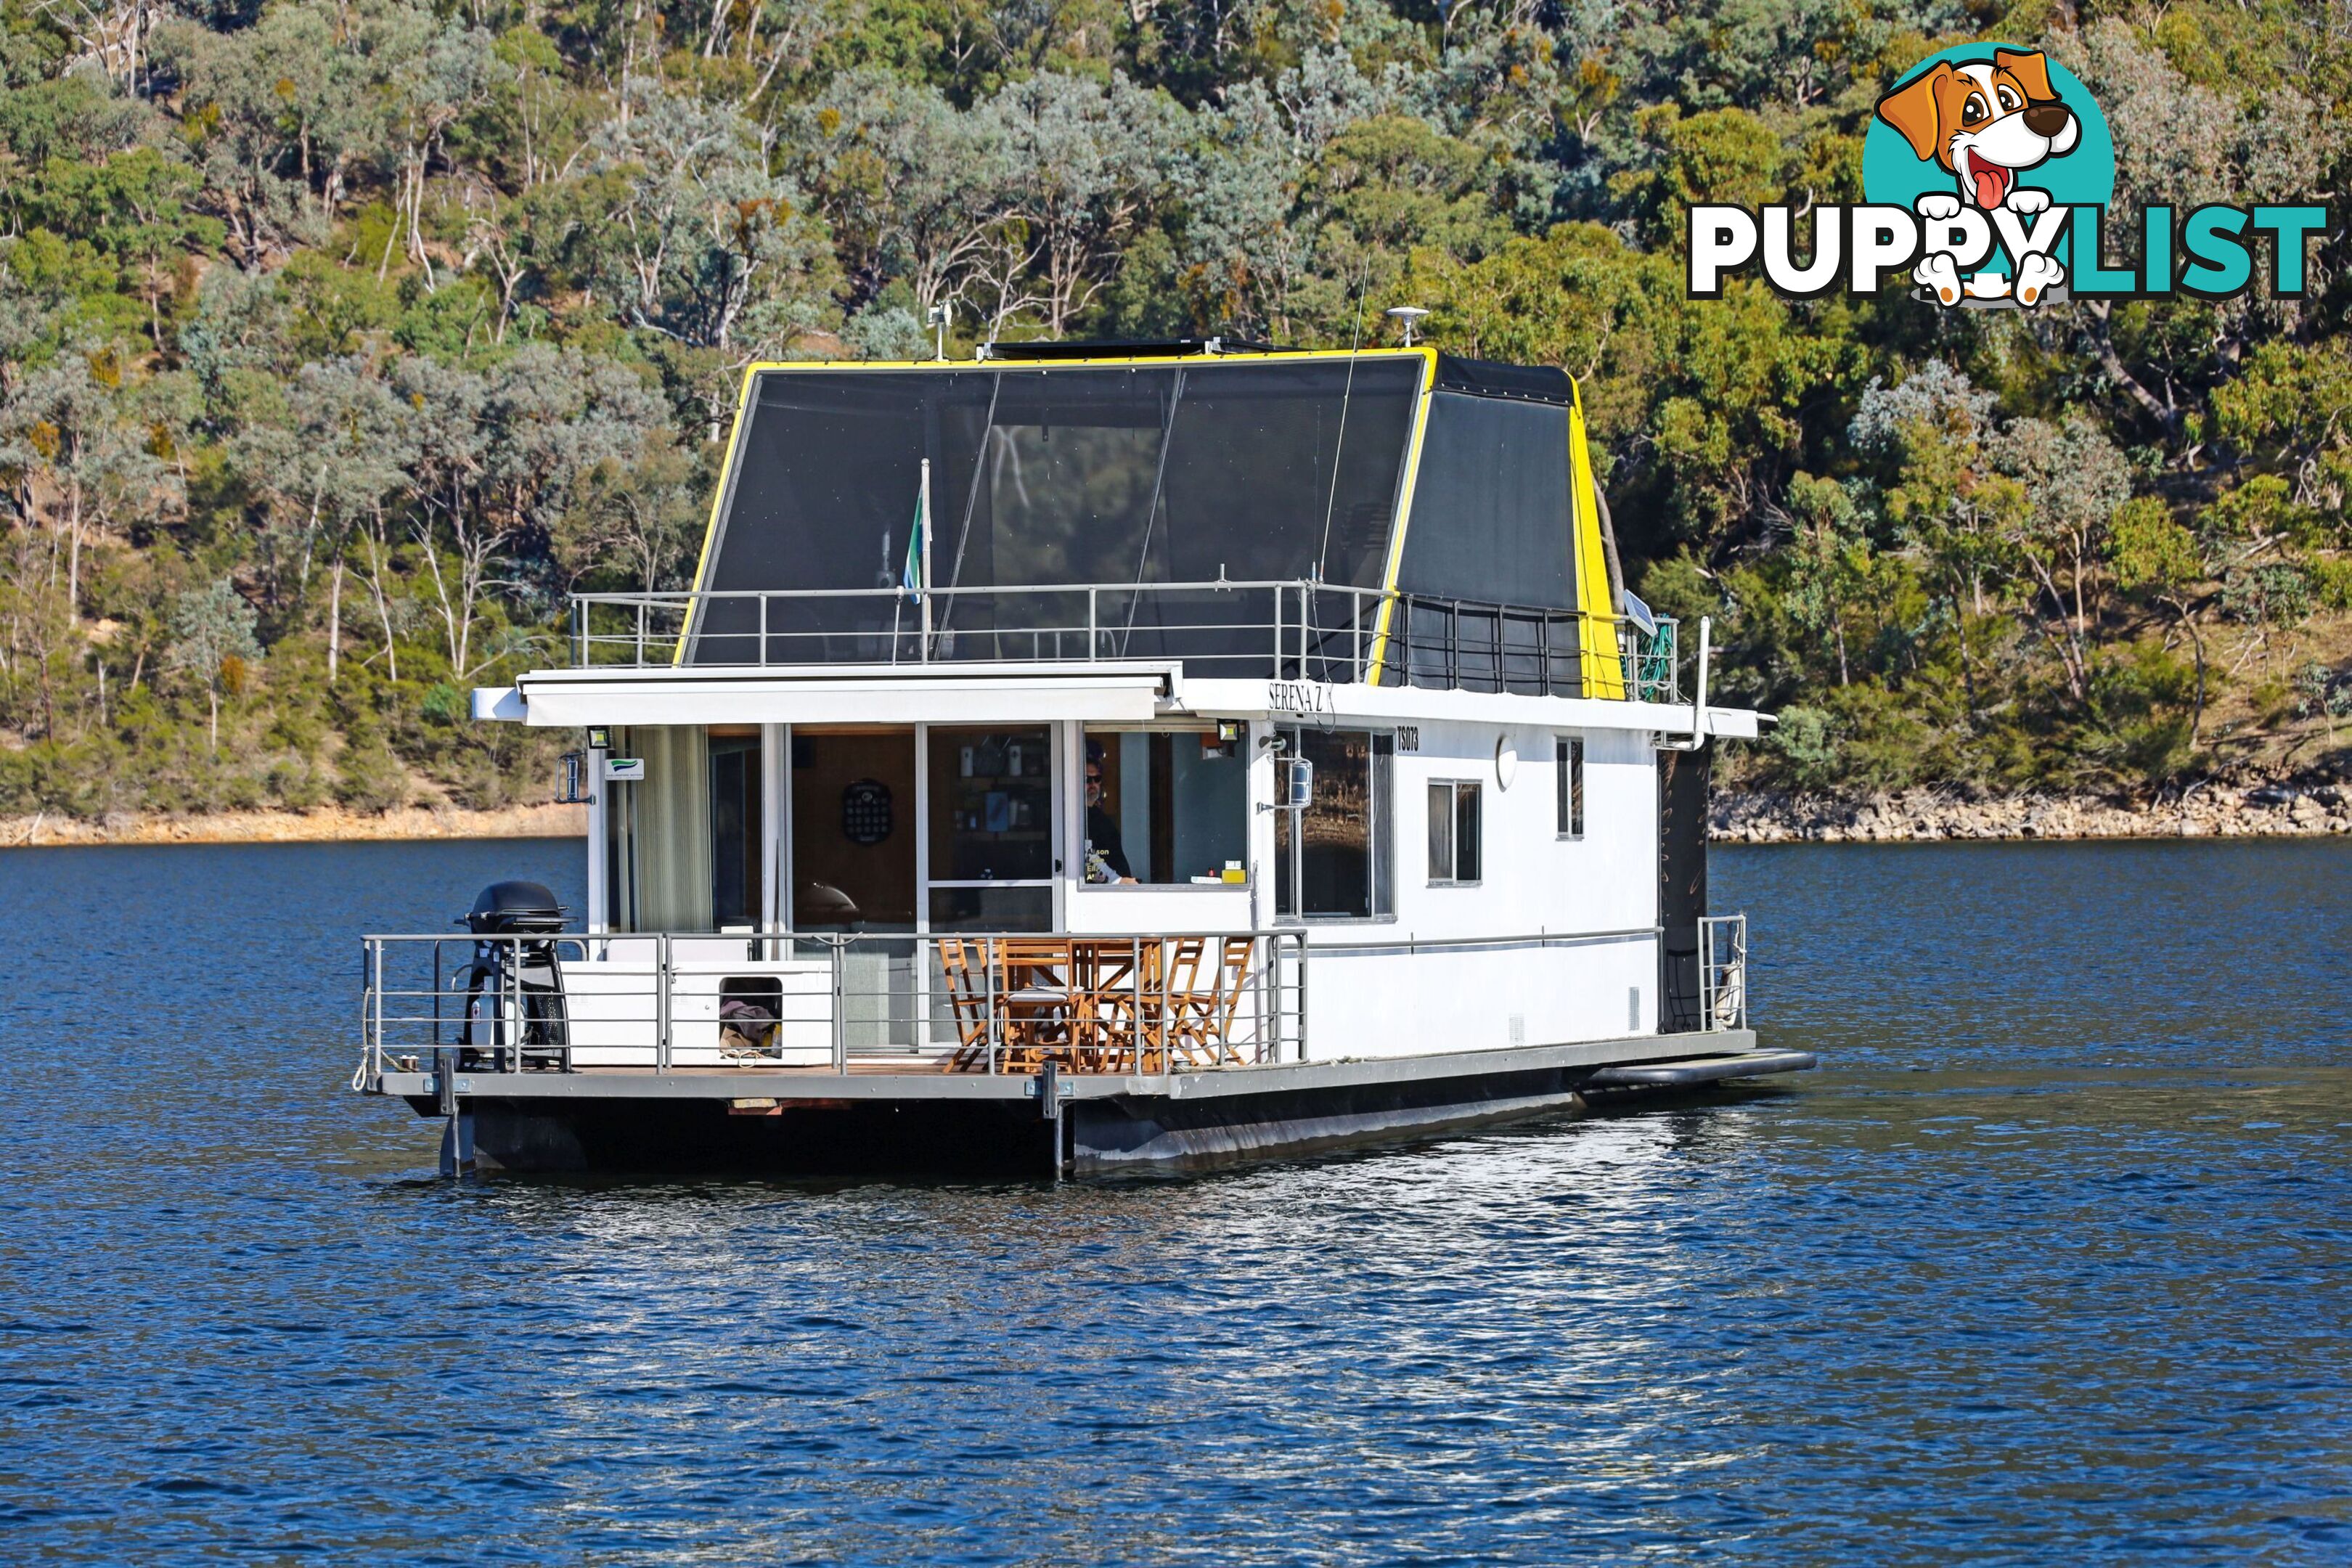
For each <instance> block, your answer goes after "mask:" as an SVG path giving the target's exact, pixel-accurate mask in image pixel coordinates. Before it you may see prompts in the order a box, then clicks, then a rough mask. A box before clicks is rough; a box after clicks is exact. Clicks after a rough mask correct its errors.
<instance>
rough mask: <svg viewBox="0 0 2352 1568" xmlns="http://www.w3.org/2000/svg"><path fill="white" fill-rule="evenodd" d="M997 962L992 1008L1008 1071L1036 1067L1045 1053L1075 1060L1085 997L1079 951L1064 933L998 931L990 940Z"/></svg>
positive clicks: (1002, 1063)
mask: <svg viewBox="0 0 2352 1568" xmlns="http://www.w3.org/2000/svg"><path fill="white" fill-rule="evenodd" d="M988 945H989V946H990V947H991V948H992V950H993V957H994V960H995V965H996V1008H997V1015H998V1016H999V1017H1001V1018H1002V1019H1003V1025H1004V1046H1003V1050H1002V1051H1000V1052H999V1053H998V1056H997V1064H998V1066H999V1067H1000V1068H1002V1069H1003V1070H1004V1071H1006V1072H1024V1073H1025V1072H1036V1071H1039V1070H1040V1069H1042V1068H1044V1067H1045V1061H1046V1058H1049V1057H1050V1058H1055V1059H1056V1060H1059V1061H1062V1062H1064V1063H1066V1064H1069V1065H1075V1061H1074V1053H1073V1047H1074V1040H1073V1037H1074V1036H1075V1035H1076V1033H1077V1032H1078V1026H1079V1014H1080V1008H1081V1006H1082V1005H1083V1002H1084V998H1083V997H1082V995H1081V994H1079V991H1078V974H1077V970H1078V963H1077V955H1076V952H1075V951H1074V949H1073V946H1072V944H1071V942H1070V939H1069V938H1067V937H1060V938H1055V937H1001V938H999V939H997V940H996V941H994V942H991V943H989V944H988Z"/></svg>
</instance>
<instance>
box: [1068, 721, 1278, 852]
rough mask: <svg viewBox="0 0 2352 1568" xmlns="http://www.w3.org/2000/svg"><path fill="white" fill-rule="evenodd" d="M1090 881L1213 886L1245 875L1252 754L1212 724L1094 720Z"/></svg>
mask: <svg viewBox="0 0 2352 1568" xmlns="http://www.w3.org/2000/svg"><path fill="white" fill-rule="evenodd" d="M1086 804H1087V817H1086V830H1085V831H1086V846H1085V850H1084V858H1083V860H1082V862H1081V865H1082V868H1083V869H1082V875H1083V876H1084V878H1085V879H1086V880H1087V881H1089V882H1152V883H1161V884H1173V885H1176V886H1207V885H1213V884H1219V883H1225V882H1239V881H1241V880H1243V879H1244V867H1245V866H1246V865H1247V864H1248V858H1249V760H1248V757H1247V755H1246V753H1245V752H1244V748H1243V747H1242V745H1241V744H1240V743H1239V742H1234V741H1220V740H1218V739H1217V733H1216V731H1213V730H1150V731H1139V730H1089V731H1087V735H1086Z"/></svg>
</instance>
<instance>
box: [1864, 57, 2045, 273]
mask: <svg viewBox="0 0 2352 1568" xmlns="http://www.w3.org/2000/svg"><path fill="white" fill-rule="evenodd" d="M1878 118H1879V119H1881V120H1883V121H1886V123H1887V124H1888V125H1890V126H1893V127H1894V128H1895V130H1896V131H1897V132H1901V133H1902V136H1903V139H1904V140H1905V141H1906V142H1909V143H1910V144H1911V151H1912V152H1913V153H1916V155H1917V156H1918V157H1919V159H1920V160H1921V161H1922V162H1927V163H1936V164H1938V165H1939V166H1941V167H1942V168H1943V169H1944V170H1945V172H1946V173H1948V174H1951V175H1952V177H1953V178H1954V180H1955V181H1956V182H1957V183H1958V195H1944V194H1943V193H1941V192H1933V193H1930V194H1929V195H1925V196H1922V197H1920V198H1919V200H1918V202H1917V204H1916V207H1917V211H1918V213H1919V216H1921V217H1924V218H1927V219H1931V220H1934V219H1942V218H1950V217H1955V216H1958V214H1959V212H1960V209H1961V208H1962V206H1963V205H1967V206H1972V207H1976V208H1979V209H1980V210H1982V211H1984V212H1986V213H1988V214H1990V212H1991V211H1992V210H1993V209H1995V208H2001V207H2005V208H2007V209H2008V210H2009V211H2011V212H2012V213H2016V214H2019V215H2021V216H2032V215H2033V214H2035V213H2039V212H2042V211H2044V210H2046V209H2047V208H2048V207H2049V205H2050V193H2049V192H2047V191H2038V190H2032V189H2029V188H2027V187H2025V186H2022V185H2021V184H2018V179H2017V176H2018V175H2019V174H2021V173H2022V172H2024V171H2025V170H2027V169H2032V168H2037V167H2039V166H2040V165H2042V163H2047V162H2049V161H2050V160H2051V159H2053V158H2060V157H2063V156H2065V155H2066V154H2067V153H2071V152H2073V151H2074V147H2075V144H2076V143H2077V142H2080V141H2081V139H2082V124H2081V121H2078V120H2077V119H2076V118H2075V115H2074V110H2071V109H2069V108H2067V107H2066V104H2065V102H2064V101H2063V100H2062V99H2061V98H2060V97H2059V96H2058V94H2057V93H2056V92H2055V91H2054V90H2053V89H2052V87H2051V85H2050V65H2049V61H2048V60H2047V59H2045V58H2043V56H2042V53H2041V51H2039V50H2034V51H2032V52H2021V51H2018V50H2013V49H1995V50H1994V51H1993V57H1992V58H1991V60H1990V62H1968V61H1962V62H1959V63H1954V62H1952V61H1949V60H1937V62H1936V64H1935V65H1934V66H1933V67H1931V68H1929V69H1927V70H1926V71H1923V72H1922V73H1920V74H1919V75H1918V76H1917V77H1915V78H1914V79H1911V80H1909V81H1907V82H1905V83H1904V84H1903V85H1902V86H1900V87H1898V88H1896V89H1895V90H1894V91H1892V92H1890V93H1888V94H1887V95H1886V96H1885V97H1884V98H1882V99H1880V100H1878ZM1912 276H1913V277H1914V278H1915V279H1916V280H1917V281H1918V282H1920V283H1921V284H1923V285H1925V286H1926V287H1927V288H1930V289H1934V290H1935V291H1936V297H1937V299H1939V300H1942V301H1943V302H1944V303H1945V304H1947V305H1956V304H1958V303H1959V301H1960V298H1961V295H1962V294H1963V292H1965V293H1966V294H1967V295H1968V296H1969V298H1971V299H1978V300H2000V299H2006V298H2009V297H2010V292H2011V287H2012V280H2011V279H2009V278H2006V277H2003V276H2002V275H2000V274H1999V273H1990V272H1979V273H1977V274H1975V275H1974V276H1972V277H1970V278H1969V279H1968V280H1967V283H1966V285H1965V288H1964V287H1963V284H1962V282H1961V279H1960V277H1959V268H1958V266H1957V265H1956V264H1955V263H1954V261H1953V258H1952V257H1951V256H1950V254H1949V253H1948V252H1939V253H1936V254H1932V255H1929V256H1927V258H1924V259H1922V260H1921V261H1920V263H1919V265H1918V266H1917V267H1916V268H1914V269H1913V273H1912ZM2065 279H2066V269H2065V268H2064V267H2063V266H2062V265H2060V263H2059V262H2058V261H2057V260H2056V258H2053V257H2051V256H2047V255H2042V254H2034V255H2029V256H2027V257H2025V258H2022V259H2021V260H2020V261H2019V262H2018V264H2017V277H2016V279H2014V288H2015V290H2016V299H2017V301H2018V303H2019V304H2021V305H2037V304H2040V303H2041V302H2042V300H2043V299H2044V298H2045V297H2047V296H2048V294H2049V292H2050V290H2051V289H2053V287H2055V286H2056V285H2058V284H2060V283H2063V282H2064V281H2065Z"/></svg>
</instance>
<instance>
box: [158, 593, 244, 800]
mask: <svg viewBox="0 0 2352 1568" xmlns="http://www.w3.org/2000/svg"><path fill="white" fill-rule="evenodd" d="M257 618H258V617H257V616H255V614H254V610H253V606H252V605H248V604H247V603H246V602H245V600H244V599H242V598H240V597H239V596H238V595H237V592H236V587H235V586H234V585H233V584H231V583H230V582H229V580H228V579H227V578H226V577H224V578H221V579H220V580H219V581H217V582H215V583H212V584H207V585H206V586H205V587H202V588H191V589H188V590H187V591H186V592H184V593H183V594H181V595H179V597H178V598H177V599H176V600H175V601H174V602H173V607H172V647H171V649H170V651H169V652H167V653H166V654H165V656H164V660H165V662H166V663H167V664H168V665H169V666H170V667H171V668H173V669H178V670H184V671H185V672H187V673H188V674H189V675H191V676H194V678H195V679H196V681H197V683H198V684H199V685H201V686H202V687H203V688H204V692H205V708H206V710H207V715H208V718H207V726H208V732H209V734H210V736H211V740H212V749H213V752H214V754H215V756H217V755H218V754H219V752H220V700H221V693H222V691H223V689H227V690H229V691H230V692H232V693H234V692H236V691H238V690H241V689H243V688H244V684H245V679H246V674H247V670H248V669H249V668H250V667H251V666H252V665H253V664H255V663H257V662H258V661H259V659H260V658H261V644H260V643H259V642H257V640H255V637H254V635H253V628H254V624H255V622H256V620H257Z"/></svg>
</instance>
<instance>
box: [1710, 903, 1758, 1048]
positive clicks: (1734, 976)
mask: <svg viewBox="0 0 2352 1568" xmlns="http://www.w3.org/2000/svg"><path fill="white" fill-rule="evenodd" d="M1698 990H1699V1027H1700V1028H1702V1029H1706V1030H1708V1031H1710V1032H1720V1031H1722V1030H1725V1029H1744V1028H1746V1027H1747V1026H1748V917H1747V916H1746V915H1745V914H1737V915H1702V916H1700V917H1699V922H1698Z"/></svg>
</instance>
